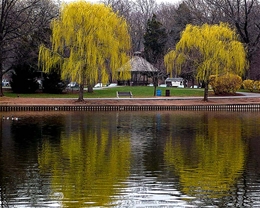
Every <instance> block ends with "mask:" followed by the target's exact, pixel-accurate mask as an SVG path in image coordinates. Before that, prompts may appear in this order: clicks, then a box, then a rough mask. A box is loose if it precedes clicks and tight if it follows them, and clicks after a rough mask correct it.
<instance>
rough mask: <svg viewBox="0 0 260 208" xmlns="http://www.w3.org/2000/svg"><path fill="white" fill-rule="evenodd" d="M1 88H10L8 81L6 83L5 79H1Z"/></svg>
mask: <svg viewBox="0 0 260 208" xmlns="http://www.w3.org/2000/svg"><path fill="white" fill-rule="evenodd" d="M2 86H3V87H8V86H10V83H9V81H7V80H6V79H3V80H2Z"/></svg>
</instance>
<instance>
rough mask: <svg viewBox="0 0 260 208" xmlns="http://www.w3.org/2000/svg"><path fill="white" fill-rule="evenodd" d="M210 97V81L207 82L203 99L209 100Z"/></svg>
mask: <svg viewBox="0 0 260 208" xmlns="http://www.w3.org/2000/svg"><path fill="white" fill-rule="evenodd" d="M208 97H209V84H208V82H205V88H204V99H203V101H205V102H208V101H209V100H208Z"/></svg>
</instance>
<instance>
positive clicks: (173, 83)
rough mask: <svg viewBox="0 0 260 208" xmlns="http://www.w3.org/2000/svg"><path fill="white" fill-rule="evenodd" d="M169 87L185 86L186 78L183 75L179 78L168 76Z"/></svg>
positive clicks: (167, 83) (166, 81)
mask: <svg viewBox="0 0 260 208" xmlns="http://www.w3.org/2000/svg"><path fill="white" fill-rule="evenodd" d="M165 84H166V85H167V87H180V88H184V79H183V78H181V77H178V78H167V79H166V80H165Z"/></svg>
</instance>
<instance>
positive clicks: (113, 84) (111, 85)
mask: <svg viewBox="0 0 260 208" xmlns="http://www.w3.org/2000/svg"><path fill="white" fill-rule="evenodd" d="M116 86H117V83H110V84H109V85H108V86H107V87H116Z"/></svg>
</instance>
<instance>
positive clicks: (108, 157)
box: [39, 129, 130, 207]
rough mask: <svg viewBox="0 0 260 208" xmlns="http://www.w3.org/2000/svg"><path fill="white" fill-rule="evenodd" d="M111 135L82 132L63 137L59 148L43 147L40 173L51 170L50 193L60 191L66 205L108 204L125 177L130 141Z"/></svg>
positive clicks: (103, 131)
mask: <svg viewBox="0 0 260 208" xmlns="http://www.w3.org/2000/svg"><path fill="white" fill-rule="evenodd" d="M110 136H111V135H109V133H108V132H107V130H105V129H101V130H100V131H97V130H96V129H93V131H92V130H89V131H88V132H84V130H83V131H81V132H80V133H74V134H71V136H70V138H62V139H61V144H60V146H59V147H57V146H53V145H51V143H50V142H49V141H46V142H44V144H43V145H42V149H41V152H40V154H39V164H40V169H41V172H42V173H48V172H49V171H50V170H51V174H52V181H51V184H52V189H53V192H62V194H63V196H64V201H63V203H64V205H65V206H69V205H71V204H69V203H71V202H72V201H73V206H74V207H82V206H85V207H86V206H87V204H86V203H90V202H93V203H96V204H95V205H96V206H102V205H104V204H107V203H110V197H111V196H112V195H114V194H115V193H116V189H115V185H116V187H120V186H122V184H121V183H119V182H120V181H121V180H122V179H123V180H124V179H126V178H127V177H128V173H129V158H130V142H129V140H128V139H126V138H122V137H121V138H120V139H117V138H111V137H110ZM57 148H58V149H57ZM119 180H120V181H119ZM117 190H119V189H117ZM90 206H93V204H90Z"/></svg>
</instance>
